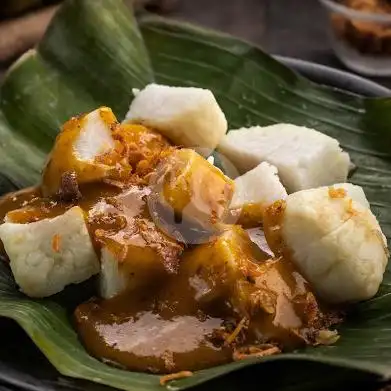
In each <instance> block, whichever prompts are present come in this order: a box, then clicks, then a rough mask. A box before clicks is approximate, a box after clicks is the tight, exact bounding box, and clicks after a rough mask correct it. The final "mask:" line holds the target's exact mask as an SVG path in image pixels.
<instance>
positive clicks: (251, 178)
mask: <svg viewBox="0 0 391 391" xmlns="http://www.w3.org/2000/svg"><path fill="white" fill-rule="evenodd" d="M234 183H235V192H234V195H233V198H232V202H231V204H230V209H231V211H232V214H233V215H235V214H236V215H238V216H239V220H238V222H237V223H238V224H240V225H242V226H244V227H245V228H251V227H257V226H260V225H262V216H263V211H264V209H265V208H266V207H268V206H269V205H271V204H272V203H273V202H275V201H277V200H283V199H285V198H286V197H287V193H286V190H285V188H284V186H283V185H282V184H281V182H280V179H279V178H278V175H277V168H276V167H274V166H272V165H270V164H269V163H266V162H263V163H261V164H259V165H258V166H257V167H255V168H254V169H252V170H250V171H248V172H247V173H246V174H244V175H242V176H240V177H237V178H236V179H235V180H234Z"/></svg>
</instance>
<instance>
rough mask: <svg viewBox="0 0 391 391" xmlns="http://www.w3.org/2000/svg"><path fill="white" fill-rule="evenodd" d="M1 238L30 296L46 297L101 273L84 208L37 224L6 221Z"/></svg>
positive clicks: (14, 269)
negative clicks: (85, 219) (86, 222)
mask: <svg viewBox="0 0 391 391" xmlns="http://www.w3.org/2000/svg"><path fill="white" fill-rule="evenodd" d="M0 239H1V240H2V242H3V243H4V247H5V250H6V252H7V255H8V257H9V259H10V266H11V270H12V273H13V275H14V277H15V281H16V283H17V284H18V285H19V287H20V289H21V291H22V292H24V293H25V294H26V295H28V296H31V297H46V296H50V295H53V294H55V293H58V292H60V291H62V290H63V289H64V288H65V286H66V285H69V284H77V283H80V282H82V281H85V280H87V279H88V278H90V277H91V276H93V275H94V274H97V273H98V272H99V260H98V258H97V256H96V254H95V251H94V248H93V245H92V243H91V239H90V236H89V233H88V230H87V227H86V224H85V221H84V214H83V211H82V210H81V208H79V207H73V208H71V209H69V210H68V211H67V212H66V213H64V214H63V215H61V216H58V217H54V218H52V219H44V220H41V221H38V222H35V223H29V224H15V223H9V222H8V223H4V224H2V225H1V226H0Z"/></svg>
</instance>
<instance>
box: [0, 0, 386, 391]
mask: <svg viewBox="0 0 391 391" xmlns="http://www.w3.org/2000/svg"><path fill="white" fill-rule="evenodd" d="M152 81H156V82H160V83H166V84H170V85H187V86H200V87H205V88H209V89H211V90H212V91H213V92H214V94H215V95H216V97H217V99H218V101H219V103H220V105H221V106H222V108H223V110H224V111H225V113H226V116H227V119H228V121H229V125H230V127H231V128H237V127H241V126H249V125H252V124H260V125H266V124H271V123H276V122H290V123H295V124H298V125H305V126H309V127H312V128H315V129H317V130H319V131H322V132H324V133H326V134H328V135H330V136H333V137H335V138H337V139H338V140H339V141H340V142H341V144H342V146H343V147H344V148H345V149H346V150H347V151H348V152H349V153H350V155H351V157H352V160H353V162H354V163H355V164H356V165H357V169H356V170H355V172H354V174H353V176H352V178H351V181H352V182H354V183H356V184H359V185H361V186H363V187H364V189H365V192H366V194H367V196H368V198H369V200H370V202H371V205H372V208H373V211H374V213H375V214H376V215H377V216H378V218H379V221H380V224H381V226H382V228H383V231H384V233H385V234H386V236H387V238H388V240H389V241H390V238H391V150H390V146H391V99H367V98H362V97H359V96H356V95H353V94H348V93H345V92H341V91H337V90H334V89H331V88H327V87H323V86H319V85H316V84H314V83H312V82H309V81H308V80H306V79H304V78H302V77H301V76H298V75H297V74H295V73H294V72H292V71H291V70H289V69H288V68H286V67H285V66H283V65H282V64H280V63H278V62H277V61H275V60H274V59H273V58H271V57H270V56H268V55H267V54H265V53H263V52H262V51H261V50H260V49H259V48H257V47H255V46H253V45H251V44H249V43H246V42H243V41H241V40H238V39H236V38H233V37H231V36H227V35H222V34H219V33H216V32H213V31H210V30H204V29H200V28H197V27H194V26H190V25H187V24H183V23H177V22H173V21H169V20H165V19H161V18H157V17H144V18H141V19H139V23H138V24H137V22H136V20H135V18H134V17H133V15H132V14H131V13H130V11H129V10H128V9H127V8H126V7H125V6H124V5H123V4H122V2H121V1H119V0H69V1H66V2H65V3H64V5H63V6H62V8H61V9H60V11H59V12H58V14H57V15H56V17H55V19H54V20H53V22H52V24H51V26H50V28H49V30H48V32H47V34H46V36H45V38H44V40H43V41H42V42H41V44H40V45H39V46H38V48H37V49H36V50H32V51H29V52H28V53H26V54H25V55H24V56H22V57H21V58H20V59H19V60H18V61H17V62H16V63H15V64H14V65H13V66H12V67H11V69H10V70H9V71H8V73H7V75H6V76H5V79H4V82H3V85H2V87H1V100H0V191H2V192H5V191H6V190H13V189H14V188H16V187H23V186H28V185H31V184H35V183H37V182H38V181H39V179H40V170H41V168H42V165H43V163H44V160H45V157H46V154H47V153H48V151H49V150H50V147H51V145H52V143H53V140H54V138H55V136H56V133H57V132H58V129H59V127H60V125H61V123H63V122H64V121H65V120H66V119H68V118H69V117H70V116H72V115H76V114H79V113H81V112H85V111H88V110H91V109H94V108H95V107H97V106H99V105H107V106H110V107H112V108H113V110H114V112H115V113H116V114H117V116H118V117H119V118H122V117H123V116H124V114H125V112H126V110H127V107H128V105H129V103H130V102H129V101H130V99H131V90H132V88H135V87H142V86H144V85H146V84H148V83H149V82H152ZM390 309H391V275H390V271H387V272H386V274H385V278H384V282H383V284H382V286H381V289H380V292H379V294H378V295H377V296H376V297H375V298H373V299H372V300H369V301H367V302H364V303H361V304H359V305H356V306H355V307H354V308H353V309H352V311H351V313H350V316H349V317H348V320H347V321H346V322H345V323H344V324H343V325H341V327H340V328H339V331H340V334H341V338H340V340H339V341H338V342H337V344H336V345H334V346H328V347H326V346H325V347H320V348H308V349H306V350H302V351H297V352H293V353H289V354H282V355H278V356H273V357H268V358H263V359H258V360H248V361H243V362H238V363H232V364H228V365H224V366H219V367H216V368H211V369H208V370H203V371H200V372H197V373H195V374H194V376H192V377H190V378H187V379H184V380H179V381H176V382H175V383H174V384H171V385H170V386H169V387H171V388H175V389H185V388H187V387H191V386H194V385H197V384H201V383H203V382H206V381H209V380H211V379H213V378H217V377H221V376H223V375H228V374H229V373H231V372H233V371H237V370H239V369H240V368H244V367H249V368H253V369H255V368H261V367H263V366H265V367H266V366H267V367H268V368H282V367H286V368H295V370H294V371H291V372H289V373H290V375H289V376H291V377H290V378H289V379H291V380H292V379H294V378H295V376H296V382H297V381H298V380H297V379H300V384H297V387H300V385H302V386H303V388H305V387H304V386H305V384H304V383H306V381H307V383H308V382H310V383H311V382H313V381H315V382H317V381H318V380H317V379H316V378H314V376H320V375H319V374H320V373H324V370H326V368H332V369H334V370H335V371H337V369H339V370H340V371H348V370H349V371H353V372H352V373H354V374H355V376H358V377H359V376H363V375H365V374H367V375H368V376H369V375H373V376H377V377H379V378H381V379H391V311H390ZM70 310H71V308H69V306H68V305H66V304H64V303H63V302H62V301H61V300H57V299H56V298H54V299H53V300H31V299H29V298H27V297H25V296H23V295H22V294H20V293H19V292H18V290H17V287H16V286H15V283H14V282H13V279H12V276H11V275H10V272H9V269H8V267H7V266H6V265H5V264H3V263H1V264H0V315H1V316H5V317H9V318H12V319H14V320H15V321H16V322H18V323H19V324H20V326H21V327H23V329H24V330H25V331H26V332H27V333H28V335H29V336H30V337H31V339H32V340H33V341H34V343H35V344H36V345H37V346H38V347H39V349H40V350H41V351H42V352H43V353H44V354H45V355H46V357H47V358H48V360H49V361H50V362H51V363H52V364H53V365H54V366H55V367H56V368H57V370H58V371H59V372H60V373H61V374H63V375H66V376H70V377H74V378H79V379H87V380H91V381H93V382H96V383H101V384H105V385H109V386H113V387H117V388H119V389H123V390H140V391H143V390H145V391H152V390H154V389H156V390H157V389H161V386H159V377H158V376H155V375H149V374H143V373H132V372H128V371H124V370H121V369H117V368H114V367H110V366H108V365H106V364H103V363H101V362H99V361H98V360H96V359H94V358H92V357H91V356H89V355H88V354H87V352H86V351H85V350H84V348H83V346H82V345H81V344H80V342H79V340H78V338H77V335H76V333H75V331H74V330H73V328H72V324H71V319H70V316H69V314H70ZM302 364H305V365H302ZM314 365H315V366H320V367H322V366H323V367H322V368H324V370H323V372H322V371H321V370H319V369H318V370H314V371H312V370H311V371H308V368H310V367H311V366H314ZM242 371H247V370H244V369H242ZM270 371H271V372H273V370H272V369H271V370H270ZM293 372H294V373H293ZM241 373H242V372H241ZM335 373H336V372H335ZM344 373H345V372H344ZM266 374H267V372H265V373H264V374H263V376H266ZM357 374H358V375H357ZM297 376H298V377H297ZM311 376H312V377H311ZM292 382H293V383H289V382H288V381H287V383H286V384H292V386H291V387H292V389H296V386H295V385H293V384H294V381H293V380H292ZM231 383H232V382H231ZM307 383H306V384H307ZM310 383H308V384H310ZM308 384H307V386H308ZM311 384H312V383H311ZM325 384H328V383H327V382H326V383H325ZM231 387H232V384H231ZM227 389H228V383H227ZM306 389H310V388H306ZM318 389H319V388H318Z"/></svg>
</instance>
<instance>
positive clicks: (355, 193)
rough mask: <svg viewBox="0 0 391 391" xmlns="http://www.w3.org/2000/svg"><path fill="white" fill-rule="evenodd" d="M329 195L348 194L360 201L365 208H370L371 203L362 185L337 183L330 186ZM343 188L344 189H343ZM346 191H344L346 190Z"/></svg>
mask: <svg viewBox="0 0 391 391" xmlns="http://www.w3.org/2000/svg"><path fill="white" fill-rule="evenodd" d="M328 188H329V195H330V196H331V197H333V196H334V197H337V198H338V197H341V196H344V195H347V196H348V197H350V198H351V199H352V200H353V201H356V202H358V203H360V204H361V205H362V206H363V207H364V208H368V209H370V204H369V202H368V200H367V196H366V195H365V193H364V190H363V188H362V187H361V186H357V185H353V183H336V184H334V185H332V186H329V187H328ZM341 189H342V190H341ZM343 190H344V191H345V192H344V191H343Z"/></svg>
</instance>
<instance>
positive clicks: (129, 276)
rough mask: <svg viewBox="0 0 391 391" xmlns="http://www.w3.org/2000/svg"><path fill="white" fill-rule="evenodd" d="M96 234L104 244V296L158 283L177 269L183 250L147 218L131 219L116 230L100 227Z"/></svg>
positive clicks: (102, 265)
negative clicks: (120, 228) (123, 226)
mask: <svg viewBox="0 0 391 391" xmlns="http://www.w3.org/2000/svg"><path fill="white" fill-rule="evenodd" d="M96 237H97V240H98V241H99V242H100V243H101V244H102V255H101V273H100V294H101V296H102V297H103V298H105V299H109V298H112V297H115V296H117V295H119V294H121V293H124V292H128V291H134V290H136V289H138V288H146V287H148V286H149V287H151V286H156V284H158V283H159V281H164V280H165V278H167V276H168V274H170V273H175V272H176V271H177V268H178V266H179V261H180V259H179V258H180V255H181V253H182V251H183V246H181V245H179V244H178V243H177V242H176V241H175V240H173V239H171V238H169V237H167V236H165V235H164V234H163V233H161V232H160V231H159V230H158V229H157V227H156V226H155V225H154V224H153V222H152V221H149V220H148V219H144V218H135V219H133V220H129V221H128V224H127V226H126V228H124V229H122V230H120V231H118V232H116V233H113V232H112V231H104V230H99V231H97V232H96Z"/></svg>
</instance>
